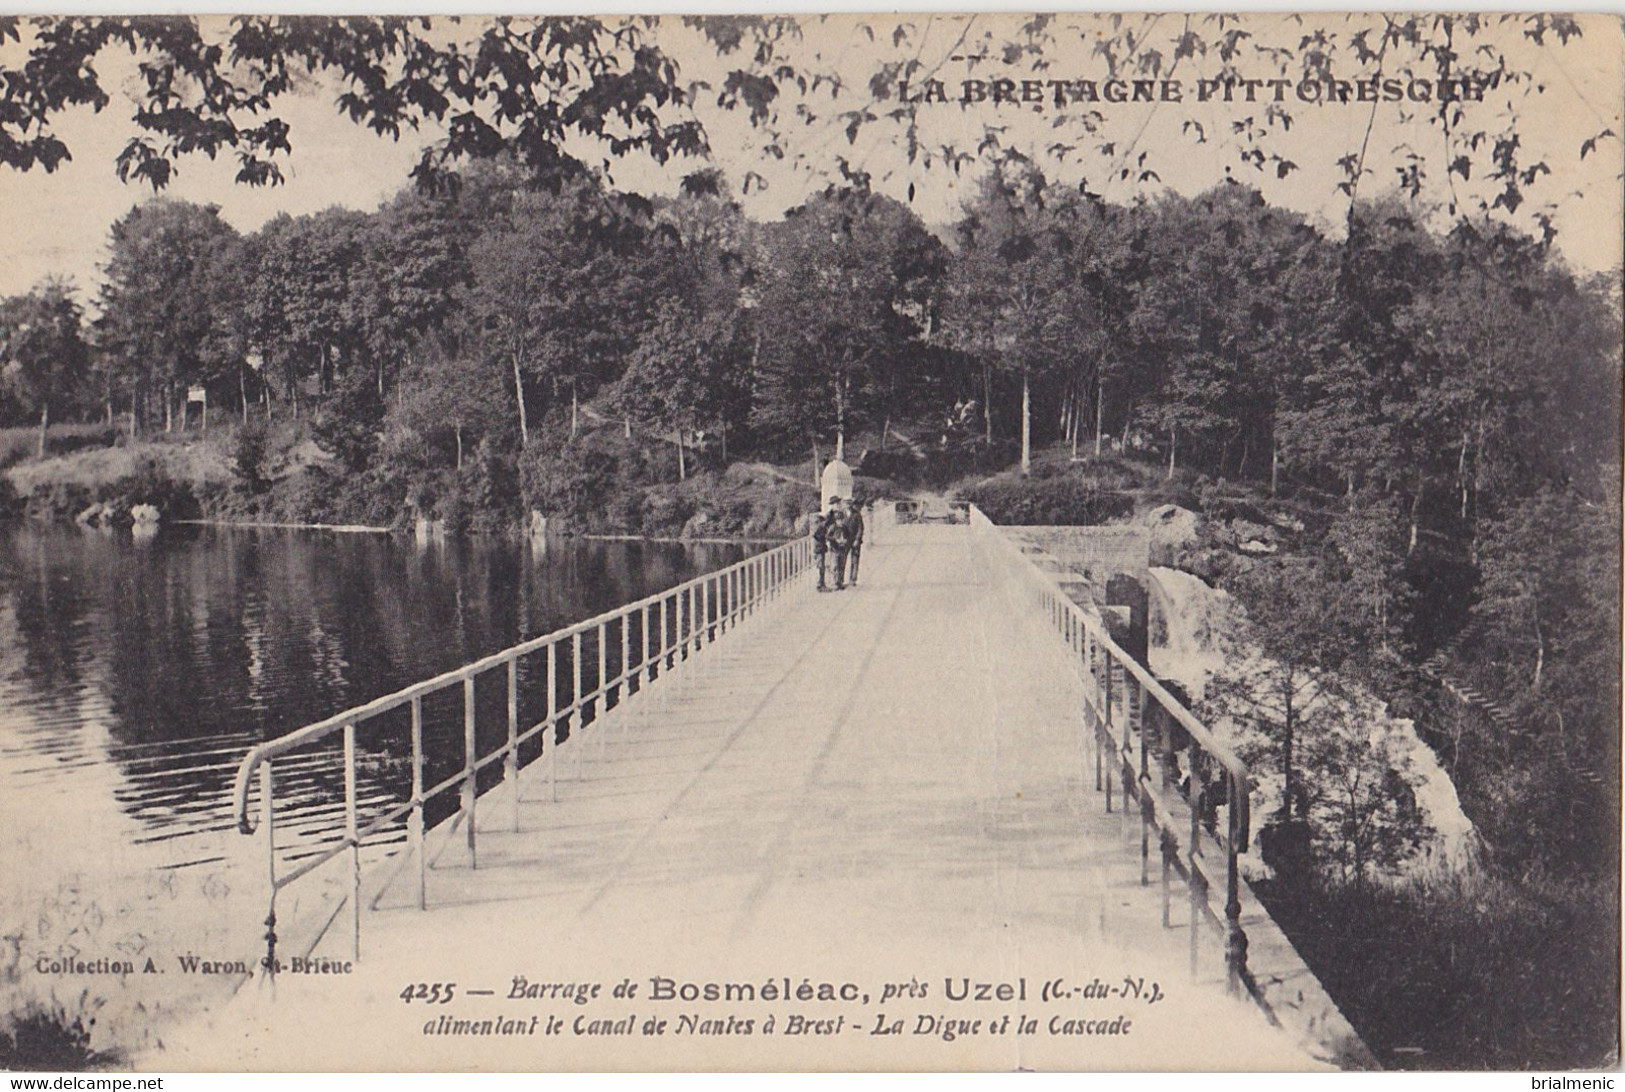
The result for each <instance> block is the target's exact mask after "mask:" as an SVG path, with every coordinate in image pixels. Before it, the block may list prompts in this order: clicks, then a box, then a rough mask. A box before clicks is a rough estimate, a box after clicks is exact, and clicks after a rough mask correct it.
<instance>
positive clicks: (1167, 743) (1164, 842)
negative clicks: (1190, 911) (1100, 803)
mask: <svg viewBox="0 0 1625 1092" xmlns="http://www.w3.org/2000/svg"><path fill="white" fill-rule="evenodd" d="M1158 708H1159V709H1161V706H1158ZM1159 716H1160V717H1161V720H1162V724H1161V731H1160V732H1159V734H1158V736H1157V743H1158V744H1159V747H1158V749H1159V751H1160V752H1161V759H1162V761H1161V766H1162V780H1161V785H1162V799H1163V800H1167V799H1168V792H1169V790H1170V788H1172V784H1173V776H1174V731H1173V726H1172V725H1171V724H1170V723H1169V716H1168V711H1167V710H1166V709H1162V711H1161V712H1160V714H1159ZM1170 819H1171V817H1170V816H1163V826H1164V828H1166V826H1167V824H1168V823H1169V821H1170ZM1172 840H1173V834H1172V833H1170V832H1169V831H1168V830H1166V829H1164V830H1163V831H1162V832H1161V837H1160V838H1159V839H1158V842H1159V843H1160V847H1161V849H1162V926H1163V928H1164V929H1166V928H1168V927H1169V926H1170V925H1171V924H1172V901H1173V893H1172V887H1171V885H1172V877H1171V875H1170V874H1171V873H1172V872H1173V855H1174V853H1175V852H1176V847H1174V846H1173V845H1171V844H1170V843H1171V842H1172Z"/></svg>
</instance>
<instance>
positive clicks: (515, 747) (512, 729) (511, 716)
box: [502, 656, 519, 830]
mask: <svg viewBox="0 0 1625 1092" xmlns="http://www.w3.org/2000/svg"><path fill="white" fill-rule="evenodd" d="M502 780H504V781H506V782H507V783H508V791H509V792H511V793H512V794H513V829H514V830H518V829H519V657H517V656H515V657H513V658H512V659H510V660H509V661H508V753H507V756H506V757H505V758H504V759H503V761H502Z"/></svg>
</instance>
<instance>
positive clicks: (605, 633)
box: [593, 622, 609, 762]
mask: <svg viewBox="0 0 1625 1092" xmlns="http://www.w3.org/2000/svg"><path fill="white" fill-rule="evenodd" d="M608 645H609V623H608V622H599V623H598V686H597V687H596V689H597V691H598V701H597V704H596V705H594V706H593V710H594V712H593V723H594V724H596V725H598V731H597V732H596V733H595V734H596V735H597V736H598V760H599V761H600V762H602V761H603V758H604V748H605V747H607V746H609V727H608V725H606V724H604V723H603V721H604V715H605V714H606V713H607V712H608V711H609V654H608V652H607V651H606V648H607V646H608Z"/></svg>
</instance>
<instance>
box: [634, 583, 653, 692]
mask: <svg viewBox="0 0 1625 1092" xmlns="http://www.w3.org/2000/svg"><path fill="white" fill-rule="evenodd" d="M652 613H653V607H652V606H651V605H650V604H648V603H645V604H643V624H642V625H640V626H639V627H638V631H639V633H640V634H641V636H642V638H643V660H642V661H641V662H642V664H643V682H640V683H638V692H639V693H642V692H643V687H644V685H645V683H649V682H653V681H654V677H655V665H654V662H653V661H652V660H650V659H649V616H650V614H652Z"/></svg>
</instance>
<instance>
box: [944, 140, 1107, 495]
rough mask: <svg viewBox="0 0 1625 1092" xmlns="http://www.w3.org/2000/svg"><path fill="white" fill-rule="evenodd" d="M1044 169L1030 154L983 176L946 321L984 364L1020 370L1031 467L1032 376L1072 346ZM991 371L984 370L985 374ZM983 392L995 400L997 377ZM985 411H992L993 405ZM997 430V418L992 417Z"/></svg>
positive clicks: (1025, 454) (962, 234)
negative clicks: (1048, 220)
mask: <svg viewBox="0 0 1625 1092" xmlns="http://www.w3.org/2000/svg"><path fill="white" fill-rule="evenodd" d="M1046 187H1047V183H1046V182H1045V180H1044V177H1043V175H1041V174H1039V173H1038V172H1037V171H1035V170H1033V169H1031V167H1030V165H1029V164H1027V163H1026V162H1025V161H1022V160H1016V161H1013V162H1011V163H1009V164H1001V165H1000V166H999V167H996V168H995V169H994V170H993V171H992V172H991V173H989V174H988V175H987V176H986V177H985V178H984V179H983V180H982V184H981V188H980V189H979V190H978V192H977V197H976V200H975V201H974V202H972V203H971V204H970V205H969V207H967V209H966V215H965V218H964V219H963V220H962V221H961V222H960V224H959V229H958V231H959V240H960V245H959V252H958V254H956V255H955V261H954V263H953V278H952V280H951V282H950V287H949V296H950V299H951V301H952V307H951V310H950V312H949V318H948V321H947V322H946V323H945V324H944V328H945V332H946V334H947V336H948V338H949V339H950V341H951V342H952V343H953V344H954V345H955V346H956V347H957V348H959V349H961V350H963V351H965V352H968V353H972V354H975V355H977V356H979V357H981V358H982V359H983V360H984V362H985V365H984V366H985V367H991V368H997V369H1000V370H1003V371H1008V372H1011V373H1014V374H1016V375H1019V376H1020V377H1021V471H1022V473H1023V474H1025V473H1027V471H1028V470H1029V469H1030V468H1031V466H1032V382H1033V378H1034V376H1035V375H1037V376H1043V375H1047V374H1049V373H1050V372H1052V371H1054V370H1057V369H1059V368H1060V367H1061V366H1062V365H1063V363H1064V362H1065V360H1066V357H1067V354H1068V350H1069V349H1070V348H1074V347H1075V346H1072V345H1069V344H1068V342H1069V338H1068V336H1067V335H1068V333H1069V330H1068V322H1067V319H1068V318H1069V317H1071V316H1070V314H1069V310H1070V309H1069V308H1067V307H1066V306H1065V304H1064V302H1063V301H1065V299H1066V297H1067V292H1068V284H1069V280H1070V278H1069V276H1068V272H1069V271H1068V270H1067V269H1066V266H1065V264H1064V262H1063V260H1062V255H1061V253H1060V252H1059V250H1058V247H1057V245H1056V244H1057V242H1058V241H1060V240H1058V239H1057V238H1056V237H1055V235H1054V234H1053V233H1052V232H1051V231H1050V230H1049V224H1048V223H1046V218H1045V205H1044V202H1045V197H1046V194H1045V190H1046ZM984 374H986V373H984ZM983 388H984V389H983V396H984V398H985V399H986V400H987V402H989V403H991V401H992V383H991V377H990V376H989V377H988V378H986V379H985V380H984V384H983ZM986 412H990V410H987V411H986ZM988 422H989V430H990V431H991V417H989V418H988Z"/></svg>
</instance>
